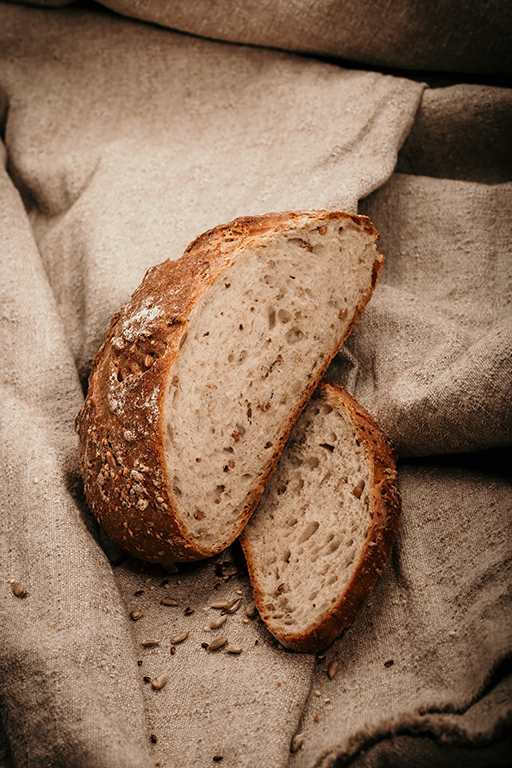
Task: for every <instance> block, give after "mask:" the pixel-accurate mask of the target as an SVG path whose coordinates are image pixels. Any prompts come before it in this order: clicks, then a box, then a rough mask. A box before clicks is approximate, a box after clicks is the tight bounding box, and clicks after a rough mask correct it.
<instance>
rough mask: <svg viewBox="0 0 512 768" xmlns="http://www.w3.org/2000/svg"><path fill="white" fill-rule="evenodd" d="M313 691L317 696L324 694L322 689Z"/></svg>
mask: <svg viewBox="0 0 512 768" xmlns="http://www.w3.org/2000/svg"><path fill="white" fill-rule="evenodd" d="M313 693H314V694H315V696H321V695H322V694H321V693H320V691H313Z"/></svg>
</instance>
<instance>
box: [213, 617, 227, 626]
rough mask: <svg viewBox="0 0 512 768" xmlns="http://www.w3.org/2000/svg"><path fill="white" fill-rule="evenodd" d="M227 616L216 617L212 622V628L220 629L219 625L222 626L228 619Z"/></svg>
mask: <svg viewBox="0 0 512 768" xmlns="http://www.w3.org/2000/svg"><path fill="white" fill-rule="evenodd" d="M227 618H228V617H227V616H219V618H218V619H215V620H214V621H212V623H211V624H210V629H218V628H219V627H222V625H223V624H224V622H225V621H227Z"/></svg>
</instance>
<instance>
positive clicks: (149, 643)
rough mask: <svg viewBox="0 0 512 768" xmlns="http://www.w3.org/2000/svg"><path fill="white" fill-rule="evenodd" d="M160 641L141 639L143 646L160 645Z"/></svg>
mask: <svg viewBox="0 0 512 768" xmlns="http://www.w3.org/2000/svg"><path fill="white" fill-rule="evenodd" d="M160 643H161V640H152V639H149V640H143V641H142V645H143V646H144V648H152V647H153V646H154V645H160Z"/></svg>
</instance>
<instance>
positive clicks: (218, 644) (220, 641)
mask: <svg viewBox="0 0 512 768" xmlns="http://www.w3.org/2000/svg"><path fill="white" fill-rule="evenodd" d="M227 642H228V639H227V637H224V636H223V635H221V637H216V638H215V640H213V641H212V642H211V643H210V644H209V645H207V646H206V647H207V649H208V650H209V651H218V650H219V648H224V646H225V645H227Z"/></svg>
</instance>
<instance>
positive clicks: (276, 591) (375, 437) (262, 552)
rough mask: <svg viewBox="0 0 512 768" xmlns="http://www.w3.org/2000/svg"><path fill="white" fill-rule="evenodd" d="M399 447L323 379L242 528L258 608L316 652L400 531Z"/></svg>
mask: <svg viewBox="0 0 512 768" xmlns="http://www.w3.org/2000/svg"><path fill="white" fill-rule="evenodd" d="M396 476H397V475H396V471H395V461H394V457H393V451H392V449H391V447H390V445H389V443H388V441H387V440H386V438H385V437H384V435H383V434H382V432H381V431H380V429H379V427H378V426H377V424H376V423H375V422H374V421H373V419H372V417H371V416H370V415H369V414H368V413H367V412H366V411H365V410H364V408H362V407H361V406H360V405H359V404H358V403H357V401H356V400H355V399H354V398H353V397H352V396H351V395H349V393H348V392H347V391H346V390H345V389H343V388H342V387H338V386H337V385H335V384H332V383H330V382H327V381H325V380H322V381H321V382H320V384H319V386H318V389H317V390H316V392H315V393H314V394H313V396H312V398H311V400H310V401H309V403H308V405H307V406H306V408H305V409H304V411H303V412H302V414H301V415H300V417H299V419H298V420H297V422H296V424H295V426H294V427H293V429H292V431H291V434H290V438H289V440H288V443H287V444H286V446H285V449H284V451H283V454H282V456H281V459H280V461H279V464H278V465H277V467H276V469H275V471H274V474H273V475H272V477H271V479H270V482H269V484H268V486H267V488H266V490H265V493H264V494H263V496H262V498H261V500H260V503H259V505H258V508H257V509H256V511H255V513H254V515H253V516H252V518H251V520H250V521H249V523H248V524H247V526H246V528H245V530H244V531H243V533H242V536H241V543H242V547H243V549H244V552H245V556H246V560H247V565H248V569H249V575H250V578H251V583H252V585H253V589H254V598H255V602H256V606H257V608H258V610H259V613H260V616H261V617H262V619H263V621H264V622H265V624H266V625H267V627H268V629H269V630H270V631H271V632H272V634H273V635H274V636H275V637H276V638H277V639H278V640H279V641H280V642H281V643H282V644H283V645H284V646H286V647H287V648H290V649H292V650H294V651H305V652H307V653H316V652H317V651H319V650H322V649H324V648H325V647H326V646H327V645H329V644H330V643H331V642H332V641H333V640H334V639H335V638H336V637H337V636H338V635H339V634H340V633H341V631H342V630H343V629H344V628H345V627H346V626H348V625H349V624H351V623H352V621H353V620H354V618H355V617H356V615H357V613H358V612H359V611H360V609H361V608H362V606H363V603H364V602H365V600H366V599H367V597H368V596H369V594H370V593H371V591H372V589H373V587H374V585H375V582H376V580H377V577H378V576H379V574H380V573H381V572H382V569H383V568H384V565H385V563H386V560H387V558H388V556H389V554H390V552H391V548H392V546H393V541H394V539H395V536H396V534H397V531H398V524H399V518H400V496H399V493H398V489H397V485H396Z"/></svg>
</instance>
